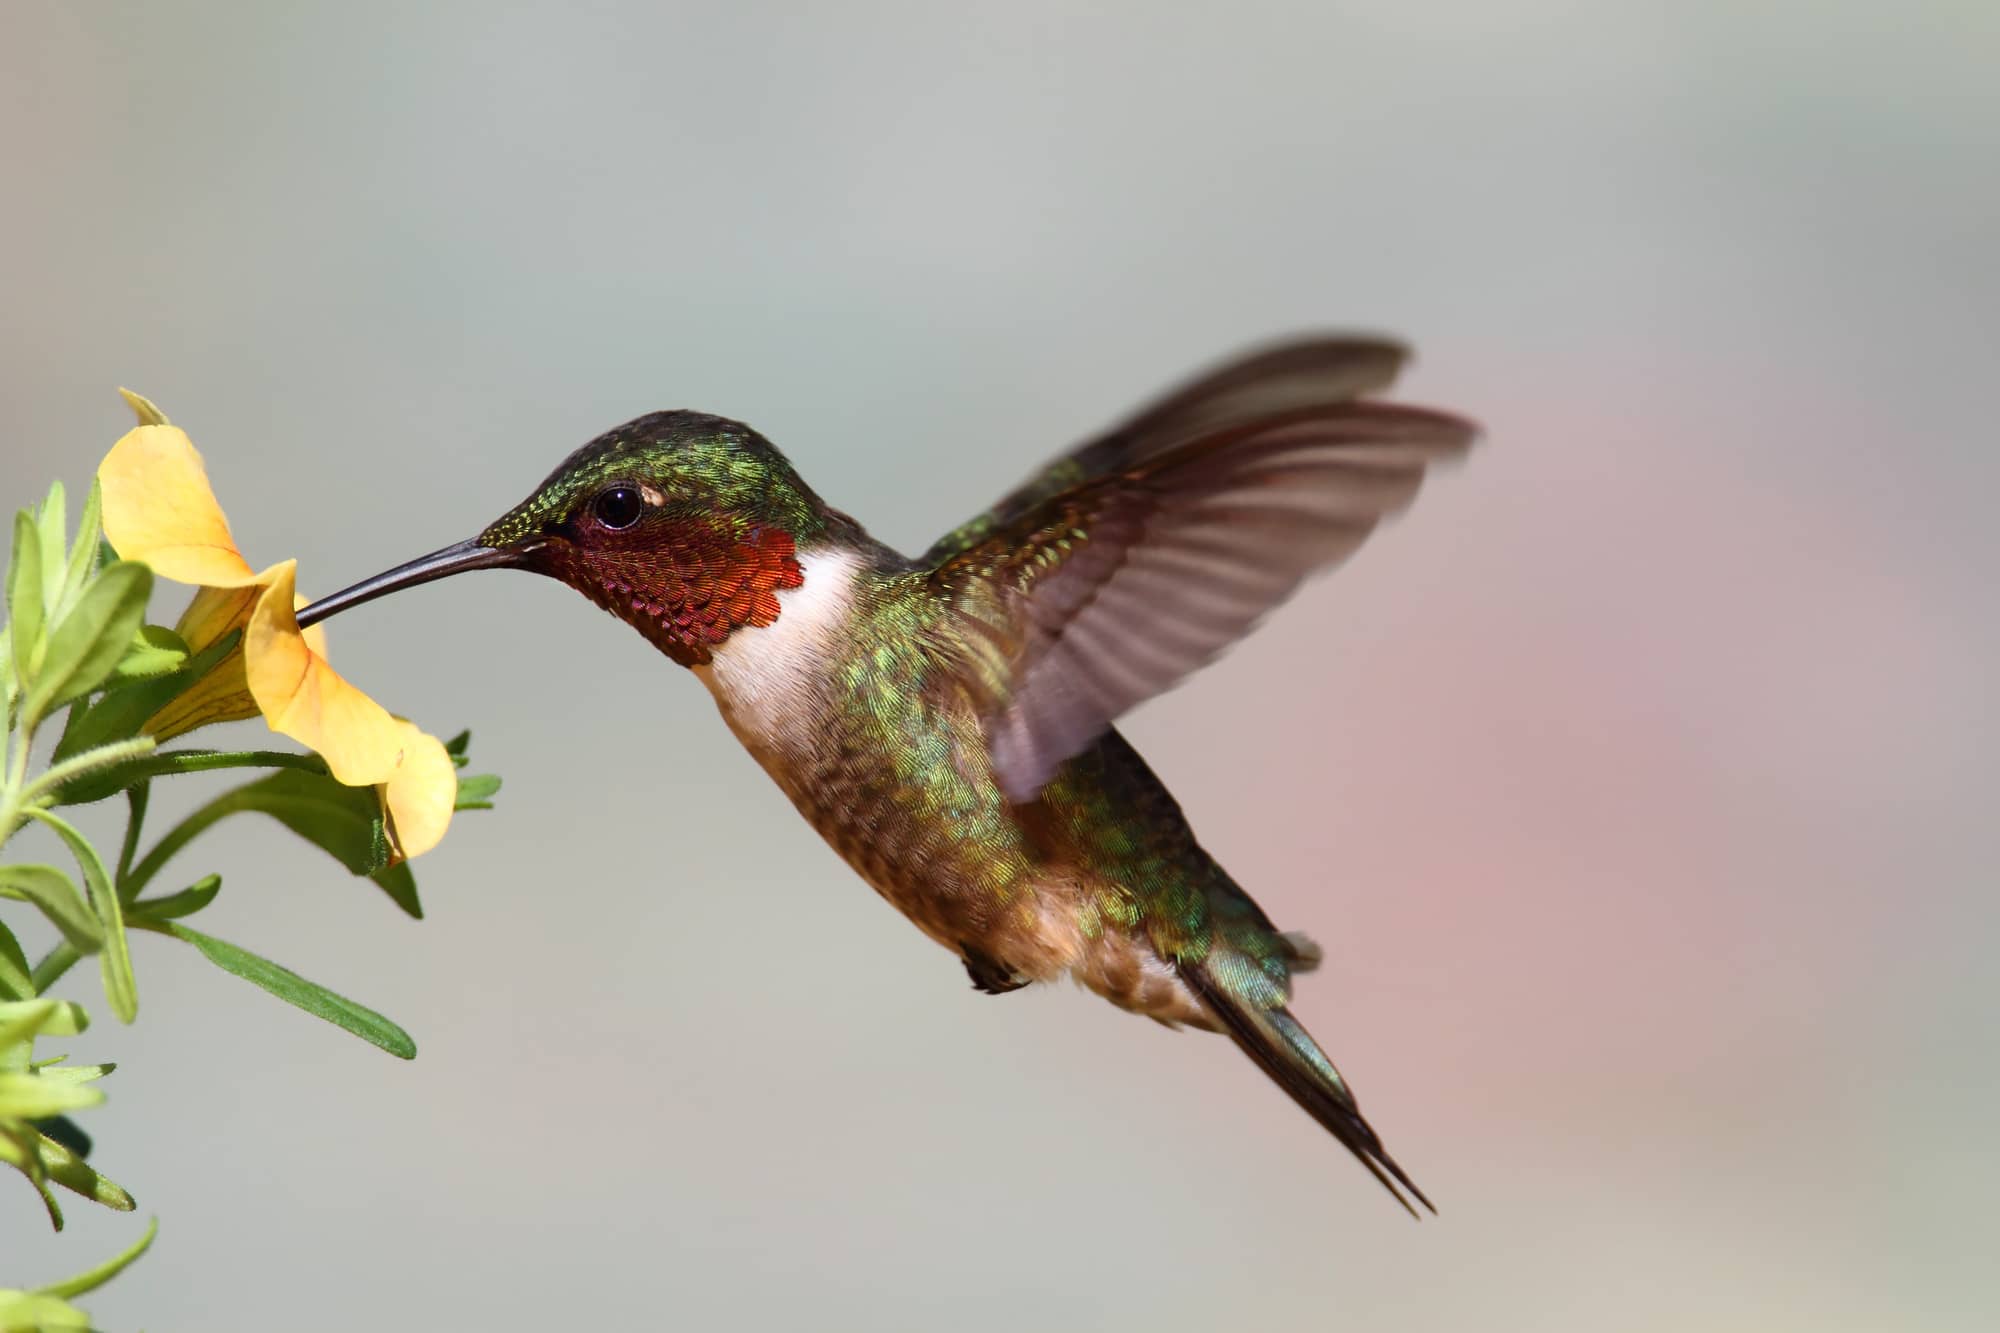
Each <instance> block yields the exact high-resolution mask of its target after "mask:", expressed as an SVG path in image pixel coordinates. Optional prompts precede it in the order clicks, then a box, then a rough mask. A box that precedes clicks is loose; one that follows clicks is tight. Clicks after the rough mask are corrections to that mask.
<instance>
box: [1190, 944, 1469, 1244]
mask: <svg viewBox="0 0 2000 1333" xmlns="http://www.w3.org/2000/svg"><path fill="white" fill-rule="evenodd" d="M1181 976H1182V977H1183V978H1184V979H1185V980H1186V981H1187V983H1188V985H1190V986H1191V987H1193V988H1194V991H1195V993H1196V994H1197V995H1199V996H1201V998H1202V1000H1203V1001H1204V1002H1205V1003H1206V1004H1207V1005H1208V1007H1209V1009H1210V1010H1211V1011H1212V1012H1213V1013H1214V1014H1215V1017H1216V1019H1217V1020H1218V1021H1219V1022H1220V1023H1221V1024H1222V1028H1223V1031H1225V1032H1227V1033H1228V1034H1229V1035H1230V1037H1231V1038H1232V1039H1233V1040H1234V1041H1235V1042H1236V1044H1237V1045H1238V1046H1239V1047H1241V1048H1242V1050H1243V1053H1244V1054H1245V1055H1247V1056H1249V1057H1250V1058H1251V1059H1252V1060H1255V1061H1256V1062H1257V1067H1258V1068H1259V1069H1261V1070H1263V1071H1264V1072H1265V1073H1266V1074H1268V1075H1269V1076H1270V1078H1271V1081H1272V1082H1273V1083H1276V1084H1277V1085H1278V1086H1279V1087H1281V1088H1283V1089H1284V1090H1285V1092H1286V1093H1287V1094H1288V1095H1289V1096H1290V1097H1291V1099H1292V1100H1293V1101H1295V1102H1297V1103H1298V1104H1299V1106H1300V1107H1302V1108H1303V1109H1304V1110H1305V1113H1306V1114H1307V1115H1309V1116H1311V1117H1312V1118H1313V1119H1315V1120H1317V1121H1319V1123H1320V1124H1321V1125H1323V1126H1324V1127H1325V1128H1326V1130H1327V1131H1328V1132H1329V1133H1331V1134H1332V1135H1333V1136H1334V1137H1335V1138H1337V1139H1339V1140H1340V1141H1341V1142H1342V1143H1344V1144H1346V1145H1347V1150H1348V1151H1349V1152H1351V1153H1353V1154H1354V1155H1355V1156H1356V1157H1357V1158H1359V1159H1360V1161H1361V1165H1363V1166H1365V1167H1367V1168H1368V1172H1369V1174H1370V1175H1372V1176H1374V1177H1375V1179H1376V1180H1378V1181H1380V1182H1381V1183H1382V1188H1383V1189H1385V1190H1388V1191H1389V1193H1390V1194H1392V1195H1394V1196H1395V1199H1396V1202H1397V1203H1400V1204H1402V1205H1403V1207H1404V1208H1406V1209H1408V1210H1409V1214H1410V1216H1411V1217H1419V1216H1421V1214H1419V1213H1418V1212H1417V1210H1416V1209H1415V1208H1414V1207H1413V1206H1412V1205H1411V1203H1410V1200H1409V1199H1407V1198H1404V1197H1403V1191H1405V1190H1406V1191H1408V1192H1409V1194H1410V1196H1411V1197H1413V1198H1415V1199H1416V1200H1417V1202H1418V1203H1421V1204H1422V1205H1423V1206H1424V1207H1426V1208H1428V1209H1430V1210H1431V1212H1433V1213H1435V1212H1437V1207H1436V1205H1435V1204H1433V1203H1432V1202H1431V1201H1430V1200H1429V1199H1427V1198H1425V1197H1424V1192H1423V1191H1422V1190H1420V1189H1418V1188H1417V1187H1416V1184H1415V1183H1414V1182H1413V1181H1411V1179H1410V1178H1409V1177H1408V1176H1407V1175H1405V1174H1404V1173H1403V1168H1402V1167H1400V1166H1397V1165H1396V1159H1395V1158H1393V1157H1391V1156H1389V1154H1388V1152H1387V1150H1385V1149H1384V1148H1383V1147H1382V1140H1381V1139H1380V1138H1379V1137H1377V1135H1376V1133H1375V1131H1374V1129H1373V1128H1372V1127H1371V1126H1370V1125H1369V1123H1368V1122H1367V1121H1366V1120H1364V1119H1362V1116H1361V1108H1360V1107H1359V1106H1356V1105H1355V1103H1354V1094H1353V1093H1351V1092H1349V1091H1348V1090H1347V1082H1346V1080H1344V1079H1342V1078H1341V1076H1340V1071H1339V1070H1337V1069H1335V1068H1334V1067H1333V1061H1331V1060H1329V1059H1327V1058H1326V1052H1325V1051H1322V1050H1321V1049H1320V1048H1319V1043H1318V1042H1316V1041H1314V1040H1313V1039H1312V1034H1311V1033H1310V1032H1307V1031H1306V1030H1305V1029H1304V1028H1303V1027H1301V1026H1300V1025H1299V1021H1298V1020H1297V1019H1296V1018H1293V1017H1292V1015H1291V1012H1290V1011H1289V1010H1286V1009H1263V1008H1259V1007H1258V1006H1256V1005H1255V1004H1252V1003H1249V1002H1247V1001H1245V1000H1243V999H1240V998H1238V997H1237V996H1235V995H1232V994H1230V993H1229V992H1228V991H1227V990H1225V989H1224V988H1223V986H1222V985H1221V983H1219V982H1218V981H1217V980H1216V978H1215V977H1214V975H1213V974H1211V973H1210V972H1209V971H1208V969H1207V968H1205V967H1201V966H1193V967H1183V968H1182V970H1181ZM1392 1180H1393V1183H1392ZM1397 1185H1401V1186H1402V1187H1403V1189H1402V1190H1398V1189H1397V1188H1396V1186H1397Z"/></svg>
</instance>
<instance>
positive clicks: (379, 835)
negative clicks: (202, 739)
mask: <svg viewBox="0 0 2000 1333" xmlns="http://www.w3.org/2000/svg"><path fill="white" fill-rule="evenodd" d="M236 799H237V801H238V802H239V808H240V809H246V810H257V811H261V812H262V813H264V814H267V815H269V816H270V817H271V818H273V819H275V820H277V821H278V822H279V823H281V824H283V825H284V826H285V827H286V828H288V829H290V830H291V831H292V832H294V833H296V834H298V835H299V836H300V837H301V838H304V839H305V840H306V841H308V842H310V843H312V844H313V845H315V846H317V847H319V848H320V849H321V850H323V851H325V852H326V853H327V854H328V855H329V856H332V857H333V858H334V859H335V860H336V861H339V862H340V863H341V864H342V865H344V866H346V867H347V868H348V870H349V871H351V872H352V873H354V874H356V875H367V876H368V877H369V878H371V879H373V880H374V881H375V883H376V884H377V885H378V886H379V887H380V888H381V889H382V891H383V892H384V893H386V894H388V895H389V897H390V899H391V900H392V901H393V902H394V903H395V904H396V905H397V906H398V907H400V908H402V909H403V910H404V911H405V912H407V913H409V915H411V916H413V917H417V918H422V916H423V914H424V912H423V906H422V904H420V903H419V902H418V900H417V881H416V876H415V875H413V874H412V873H411V872H410V868H409V865H408V863H404V864H401V865H394V866H392V865H389V864H388V861H389V838H388V834H387V832H386V831H385V830H384V828H383V825H382V807H381V803H380V802H379V801H377V800H376V798H375V792H374V789H373V788H369V787H349V786H345V785H343V784H341V783H339V782H336V781H334V779H333V777H332V776H331V775H330V774H327V773H316V772H309V771H306V770H303V769H290V770H286V771H284V772H279V773H273V774H272V775H271V776H270V777H268V778H262V779H260V780H258V781H256V782H253V783H250V784H249V785H248V786H244V787H239V788H238V789H237V791H236Z"/></svg>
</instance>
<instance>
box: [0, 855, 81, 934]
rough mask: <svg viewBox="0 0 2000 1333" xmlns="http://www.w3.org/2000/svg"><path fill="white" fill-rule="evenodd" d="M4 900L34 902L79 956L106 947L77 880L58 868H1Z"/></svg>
mask: <svg viewBox="0 0 2000 1333" xmlns="http://www.w3.org/2000/svg"><path fill="white" fill-rule="evenodd" d="M0 898H12V899H13V900H14V901H16V902H23V903H33V904H34V905H35V906H36V907H37V908H39V909H41V913H42V915H43V916H45V917H47V918H48V919H49V924H51V925H53V926H54V927H55V928H56V929H57V930H59V931H61V932H62V937H63V938H64V939H66V940H68V941H69V942H70V945H71V946H72V947H73V948H75V950H76V951H77V952H78V953H96V952H97V951H98V950H99V949H101V948H103V947H104V931H103V928H102V927H100V926H99V925H98V923H97V918H96V917H94V916H92V915H91V914H90V909H89V908H88V907H86V906H84V902H83V895H82V894H80V893H78V892H77V889H76V881H75V880H73V879H71V878H70V877H69V876H68V875H65V874H64V873H63V872H62V871H60V870H58V869H56V868H55V867H54V866H28V865H13V866H0Z"/></svg>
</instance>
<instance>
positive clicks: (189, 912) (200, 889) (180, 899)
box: [129, 875, 222, 922]
mask: <svg viewBox="0 0 2000 1333" xmlns="http://www.w3.org/2000/svg"><path fill="white" fill-rule="evenodd" d="M220 892H222V876H220V875H209V876H207V877H206V878H204V879H199V880H196V881H195V882H194V883H193V884H190V885H188V886H187V887H186V888H185V889H182V890H181V891H180V892H179V893H169V894H166V895H165V896H163V897H159V898H141V899H140V900H139V901H138V902H136V903H133V904H132V906H131V908H130V909H129V910H130V912H131V916H132V920H133V921H134V922H139V921H171V920H173V919H174V918H176V917H183V916H193V915H194V914H195V913H196V912H199V911H200V910H201V909H202V908H204V907H206V906H208V905H209V904H210V903H212V902H214V901H215V895H216V894H218V893H220Z"/></svg>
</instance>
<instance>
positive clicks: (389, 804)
mask: <svg viewBox="0 0 2000 1333" xmlns="http://www.w3.org/2000/svg"><path fill="white" fill-rule="evenodd" d="M380 791H381V795H382V812H383V814H385V815H387V816H388V820H389V839H390V841H391V842H392V843H393V844H394V845H395V847H396V850H397V851H398V852H399V853H401V854H402V855H403V856H405V857H410V856H422V855H423V854H424V853H425V852H427V851H429V850H430V849H431V848H433V847H435V846H437V845H438V844H439V843H440V842H442V841H444V831H445V829H446V828H447V827H449V826H450V824H451V812H452V807H453V806H455V805H456V804H458V766H457V765H456V764H454V763H452V761H451V756H450V755H449V754H447V753H445V748H444V742H443V741H441V740H439V739H438V738H437V737H435V736H433V735H431V734H430V733H429V732H427V731H424V730H423V729H421V728H420V727H418V726H417V724H416V723H414V722H404V723H403V759H402V762H401V763H400V764H398V765H397V766H396V774H395V776H394V777H392V778H390V779H389V781H388V782H387V784H385V785H384V786H383V787H382V788H380Z"/></svg>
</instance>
